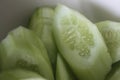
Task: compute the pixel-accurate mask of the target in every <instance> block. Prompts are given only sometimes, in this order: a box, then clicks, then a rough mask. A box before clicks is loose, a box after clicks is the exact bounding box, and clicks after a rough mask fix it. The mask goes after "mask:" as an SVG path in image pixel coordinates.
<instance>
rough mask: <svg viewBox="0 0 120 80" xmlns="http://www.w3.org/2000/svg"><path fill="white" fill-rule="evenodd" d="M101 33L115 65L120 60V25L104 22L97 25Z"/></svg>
mask: <svg viewBox="0 0 120 80" xmlns="http://www.w3.org/2000/svg"><path fill="white" fill-rule="evenodd" d="M96 25H97V26H98V29H99V31H100V32H101V34H102V36H103V38H104V40H105V42H106V44H107V47H108V50H109V52H110V55H111V57H112V60H113V63H115V62H117V61H119V60H120V23H119V22H113V21H102V22H98V23H96Z"/></svg>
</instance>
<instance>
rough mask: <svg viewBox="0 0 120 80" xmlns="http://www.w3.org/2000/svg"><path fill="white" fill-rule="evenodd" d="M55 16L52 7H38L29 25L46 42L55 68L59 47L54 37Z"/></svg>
mask: <svg viewBox="0 0 120 80" xmlns="http://www.w3.org/2000/svg"><path fill="white" fill-rule="evenodd" d="M53 17H54V10H53V9H52V8H49V7H43V8H38V9H37V10H36V11H35V13H34V14H33V16H32V17H31V21H30V24H29V27H30V29H31V30H33V31H34V32H36V33H37V34H38V35H39V37H40V38H41V40H42V41H43V43H44V44H45V47H46V49H47V51H48V56H49V58H50V60H51V63H52V65H53V69H55V65H56V57H57V48H56V45H55V41H54V39H53Z"/></svg>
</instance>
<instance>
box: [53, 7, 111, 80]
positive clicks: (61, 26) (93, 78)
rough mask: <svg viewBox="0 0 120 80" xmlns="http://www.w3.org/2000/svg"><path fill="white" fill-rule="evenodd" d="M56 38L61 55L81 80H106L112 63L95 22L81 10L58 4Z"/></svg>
mask: <svg viewBox="0 0 120 80" xmlns="http://www.w3.org/2000/svg"><path fill="white" fill-rule="evenodd" d="M54 37H55V40H56V44H57V47H58V49H59V51H60V53H61V55H62V56H63V58H64V59H65V60H66V62H67V63H68V64H69V66H70V68H71V70H72V71H73V72H74V74H75V75H76V76H77V78H78V79H79V80H104V78H105V76H106V74H107V73H108V72H109V70H110V69H111V64H112V60H111V57H110V54H109V53H108V51H107V47H106V45H105V43H104V40H103V38H102V36H101V34H100V32H99V31H98V29H97V27H96V26H95V25H94V24H93V23H91V22H90V21H89V20H88V19H87V18H85V17H84V16H83V15H82V14H80V13H78V12H77V11H75V10H72V9H70V8H68V7H66V6H64V5H58V6H57V8H56V9H55V17H54Z"/></svg>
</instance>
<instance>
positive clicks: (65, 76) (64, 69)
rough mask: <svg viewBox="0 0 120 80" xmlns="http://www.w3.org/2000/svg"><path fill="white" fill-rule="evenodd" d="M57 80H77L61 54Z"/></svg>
mask: <svg viewBox="0 0 120 80" xmlns="http://www.w3.org/2000/svg"><path fill="white" fill-rule="evenodd" d="M56 66H57V67H56V80H76V79H75V76H74V75H73V73H72V72H71V70H70V69H69V66H68V64H67V63H66V62H65V60H64V59H63V58H62V56H61V55H60V54H58V55H57V65H56Z"/></svg>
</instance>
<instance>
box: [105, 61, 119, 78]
mask: <svg viewBox="0 0 120 80" xmlns="http://www.w3.org/2000/svg"><path fill="white" fill-rule="evenodd" d="M105 80H120V62H119V61H118V62H117V63H114V64H113V65H112V69H111V71H110V72H109V74H108V75H107V77H106V79H105Z"/></svg>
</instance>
